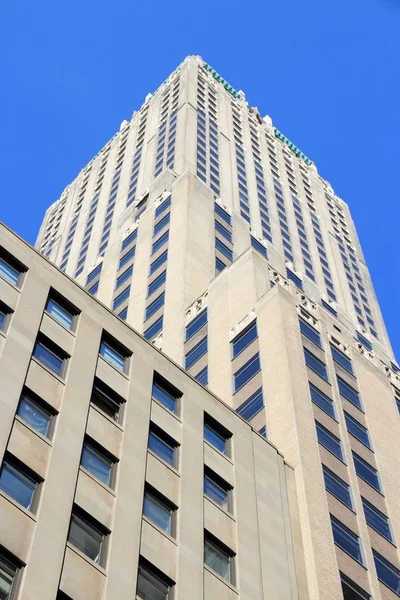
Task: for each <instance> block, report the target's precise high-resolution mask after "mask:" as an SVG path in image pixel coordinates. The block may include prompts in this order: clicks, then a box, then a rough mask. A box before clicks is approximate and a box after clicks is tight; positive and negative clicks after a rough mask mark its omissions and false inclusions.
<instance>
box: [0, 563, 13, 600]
mask: <svg viewBox="0 0 400 600" xmlns="http://www.w3.org/2000/svg"><path fill="white" fill-rule="evenodd" d="M11 571H14V569H11V568H10V569H8V568H6V566H5V565H3V564H0V600H8V599H9V598H10V597H11V588H12V584H13V580H14V573H12V572H11Z"/></svg>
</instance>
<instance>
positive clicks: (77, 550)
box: [67, 540, 107, 577]
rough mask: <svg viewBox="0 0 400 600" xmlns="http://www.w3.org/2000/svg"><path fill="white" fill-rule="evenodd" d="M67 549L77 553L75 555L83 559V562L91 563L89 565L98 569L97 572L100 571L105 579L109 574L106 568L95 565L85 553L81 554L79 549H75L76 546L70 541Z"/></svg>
mask: <svg viewBox="0 0 400 600" xmlns="http://www.w3.org/2000/svg"><path fill="white" fill-rule="evenodd" d="M67 548H69V549H70V550H72V552H75V554H77V555H78V556H80V557H81V558H83V560H84V561H85V562H87V563H89V565H91V566H92V567H94V568H95V569H97V571H99V572H100V573H101V574H102V575H104V577H106V576H107V572H106V570H105V568H104V567H101V566H100V565H98V564H97V563H95V562H94V561H93V560H92V559H91V558H89V557H88V556H86V554H85V553H84V552H81V550H79V549H78V548H75V546H74V545H73V544H71V542H69V541H68V540H67Z"/></svg>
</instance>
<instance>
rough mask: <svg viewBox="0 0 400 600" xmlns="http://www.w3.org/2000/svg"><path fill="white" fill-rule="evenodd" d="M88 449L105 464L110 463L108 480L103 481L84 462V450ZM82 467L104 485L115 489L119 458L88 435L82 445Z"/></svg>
mask: <svg viewBox="0 0 400 600" xmlns="http://www.w3.org/2000/svg"><path fill="white" fill-rule="evenodd" d="M85 450H86V451H88V452H89V453H91V454H92V455H94V456H95V457H96V458H97V459H99V460H100V461H102V462H103V463H104V464H106V463H109V475H108V482H105V481H103V480H102V479H100V477H98V476H97V475H96V474H95V473H94V472H93V471H92V470H90V468H88V467H87V466H85V465H84V464H83V459H84V452H85ZM80 467H81V468H82V469H83V470H84V471H85V472H86V473H89V474H90V476H91V477H94V479H96V481H99V482H100V483H101V484H102V485H105V486H106V487H108V488H110V489H114V487H115V478H116V468H117V459H116V458H115V456H112V455H111V454H110V453H109V452H107V450H106V449H105V448H103V447H102V446H100V444H98V443H97V442H96V441H95V440H92V439H91V438H90V437H88V436H86V437H85V440H84V442H83V445H82V454H81V461H80Z"/></svg>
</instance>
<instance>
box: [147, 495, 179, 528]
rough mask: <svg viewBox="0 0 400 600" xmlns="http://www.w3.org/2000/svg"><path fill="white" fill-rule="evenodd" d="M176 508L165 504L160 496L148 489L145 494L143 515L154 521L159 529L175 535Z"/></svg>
mask: <svg viewBox="0 0 400 600" xmlns="http://www.w3.org/2000/svg"><path fill="white" fill-rule="evenodd" d="M174 512H175V510H174V508H172V506H171V505H169V504H168V503H167V502H165V500H164V499H162V498H161V496H159V495H158V494H156V493H154V492H153V491H151V490H150V489H147V490H146V491H145V494H144V501H143V515H144V516H145V517H147V518H148V519H149V520H150V521H152V522H153V523H154V524H155V525H157V527H159V528H160V529H162V530H163V531H165V532H166V533H168V534H169V535H173V522H172V521H173V513H174Z"/></svg>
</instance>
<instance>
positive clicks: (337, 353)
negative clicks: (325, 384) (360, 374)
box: [330, 343, 355, 377]
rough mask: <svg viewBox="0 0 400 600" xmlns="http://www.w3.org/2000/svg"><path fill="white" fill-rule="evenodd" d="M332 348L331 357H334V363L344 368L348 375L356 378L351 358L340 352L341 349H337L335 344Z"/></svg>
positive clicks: (331, 345)
mask: <svg viewBox="0 0 400 600" xmlns="http://www.w3.org/2000/svg"><path fill="white" fill-rule="evenodd" d="M330 347H331V355H332V359H333V362H335V363H336V364H337V365H339V366H340V367H342V369H344V370H345V371H346V372H347V373H350V375H352V376H353V377H355V374H354V369H353V362H352V360H351V358H350V357H349V356H347V354H345V353H344V352H342V351H341V350H339V348H337V347H336V346H335V345H334V344H332V343H331V344H330ZM338 359H339V360H338ZM341 360H342V362H341ZM345 365H347V366H345Z"/></svg>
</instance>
